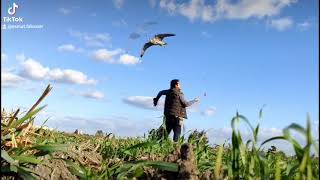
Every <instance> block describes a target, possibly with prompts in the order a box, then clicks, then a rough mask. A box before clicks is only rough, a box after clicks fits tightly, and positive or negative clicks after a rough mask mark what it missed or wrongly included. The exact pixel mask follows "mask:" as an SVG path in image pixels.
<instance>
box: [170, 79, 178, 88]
mask: <svg viewBox="0 0 320 180" xmlns="http://www.w3.org/2000/svg"><path fill="white" fill-rule="evenodd" d="M178 82H179V79H173V80H171V82H170V89H173V88H175V86H176V85H177V84H178Z"/></svg>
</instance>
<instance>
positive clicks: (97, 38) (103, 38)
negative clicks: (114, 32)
mask: <svg viewBox="0 0 320 180" xmlns="http://www.w3.org/2000/svg"><path fill="white" fill-rule="evenodd" d="M68 32H69V34H70V36H72V37H76V38H78V39H79V40H80V41H83V42H85V44H86V45H87V46H91V47H103V46H105V45H106V44H107V43H109V42H110V41H111V36H110V34H108V33H86V32H80V31H75V30H72V29H71V30H69V31H68Z"/></svg>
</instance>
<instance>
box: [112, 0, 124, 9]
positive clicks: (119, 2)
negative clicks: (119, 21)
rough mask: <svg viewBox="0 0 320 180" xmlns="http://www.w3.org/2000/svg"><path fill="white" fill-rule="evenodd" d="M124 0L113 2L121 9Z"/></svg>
mask: <svg viewBox="0 0 320 180" xmlns="http://www.w3.org/2000/svg"><path fill="white" fill-rule="evenodd" d="M123 3H124V0H113V4H114V6H115V7H116V8H118V9H120V8H121V7H122V6H123Z"/></svg>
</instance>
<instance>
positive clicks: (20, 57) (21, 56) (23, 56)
mask: <svg viewBox="0 0 320 180" xmlns="http://www.w3.org/2000/svg"><path fill="white" fill-rule="evenodd" d="M16 60H18V61H20V62H23V61H24V60H26V56H25V55H24V54H23V53H21V54H17V55H16Z"/></svg>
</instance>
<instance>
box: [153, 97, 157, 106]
mask: <svg viewBox="0 0 320 180" xmlns="http://www.w3.org/2000/svg"><path fill="white" fill-rule="evenodd" d="M157 104H158V99H157V98H153V105H154V106H157Z"/></svg>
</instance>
